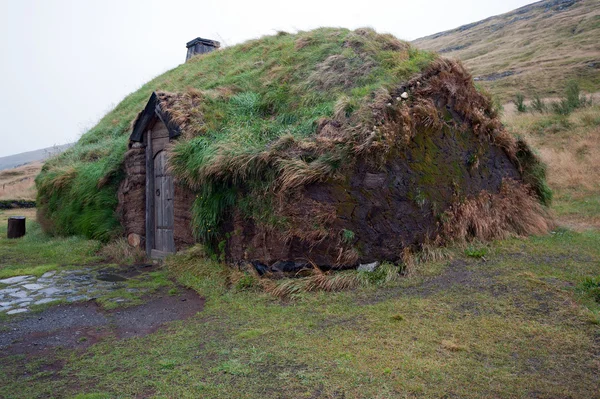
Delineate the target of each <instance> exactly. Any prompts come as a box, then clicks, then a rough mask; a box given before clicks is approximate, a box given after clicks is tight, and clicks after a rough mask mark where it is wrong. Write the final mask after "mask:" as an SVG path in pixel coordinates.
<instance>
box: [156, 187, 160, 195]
mask: <svg viewBox="0 0 600 399" xmlns="http://www.w3.org/2000/svg"><path fill="white" fill-rule="evenodd" d="M156 196H157V197H160V188H157V189H156Z"/></svg>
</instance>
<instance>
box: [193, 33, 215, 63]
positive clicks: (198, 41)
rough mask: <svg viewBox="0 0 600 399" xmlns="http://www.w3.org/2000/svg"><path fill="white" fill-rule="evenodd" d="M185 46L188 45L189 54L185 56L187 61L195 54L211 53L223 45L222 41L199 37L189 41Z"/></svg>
mask: <svg viewBox="0 0 600 399" xmlns="http://www.w3.org/2000/svg"><path fill="white" fill-rule="evenodd" d="M185 46H186V47H187V55H186V56H185V60H186V61H187V60H189V59H190V58H192V57H193V56H195V55H198V54H204V53H210V52H211V51H213V50H215V49H218V48H219V47H221V43H219V42H217V41H214V40H209V39H203V38H201V37H197V38H195V39H194V40H191V41H189V42H187V43H186V45H185Z"/></svg>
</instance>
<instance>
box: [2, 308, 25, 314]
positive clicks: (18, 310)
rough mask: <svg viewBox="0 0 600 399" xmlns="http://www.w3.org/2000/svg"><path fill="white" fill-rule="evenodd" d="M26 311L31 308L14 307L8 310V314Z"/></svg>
mask: <svg viewBox="0 0 600 399" xmlns="http://www.w3.org/2000/svg"><path fill="white" fill-rule="evenodd" d="M25 312H29V309H27V308H19V309H13V310H9V311H8V312H6V314H17V313H25Z"/></svg>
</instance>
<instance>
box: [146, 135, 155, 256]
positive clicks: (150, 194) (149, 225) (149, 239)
mask: <svg viewBox="0 0 600 399" xmlns="http://www.w3.org/2000/svg"><path fill="white" fill-rule="evenodd" d="M153 249H154V157H153V151H152V129H150V130H148V132H146V256H147V257H149V258H151V257H152V250H153Z"/></svg>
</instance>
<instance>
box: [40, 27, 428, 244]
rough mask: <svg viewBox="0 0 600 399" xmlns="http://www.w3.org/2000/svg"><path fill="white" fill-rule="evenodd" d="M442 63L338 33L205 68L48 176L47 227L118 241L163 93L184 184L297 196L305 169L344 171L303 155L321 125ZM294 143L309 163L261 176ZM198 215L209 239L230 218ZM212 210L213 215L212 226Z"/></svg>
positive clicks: (122, 111) (116, 117)
mask: <svg viewBox="0 0 600 399" xmlns="http://www.w3.org/2000/svg"><path fill="white" fill-rule="evenodd" d="M434 58H435V56H434V55H432V54H431V53H427V52H423V51H419V50H417V49H415V48H413V47H411V46H410V45H409V44H408V43H405V42H402V41H400V40H398V39H396V38H395V37H393V36H391V35H388V34H383V35H382V34H378V33H376V32H375V31H373V30H371V29H358V30H355V31H350V30H347V29H333V28H321V29H317V30H313V31H309V32H300V33H298V34H287V33H279V34H277V35H275V36H269V37H264V38H260V39H256V40H251V41H248V42H246V43H243V44H240V45H236V46H232V47H229V48H226V49H222V50H219V51H215V52H213V53H209V54H205V55H201V56H198V57H195V58H193V59H191V60H190V61H188V62H187V63H185V64H182V65H180V66H178V67H176V68H174V69H172V70H170V71H168V72H166V73H164V74H163V75H161V76H159V77H157V78H155V79H153V80H152V81H150V82H148V83H147V84H145V85H144V86H143V87H142V88H140V89H139V90H138V91H136V92H134V93H132V94H130V95H128V96H127V97H126V98H125V99H124V100H123V101H122V102H121V103H120V104H119V105H117V107H115V109H114V110H112V111H111V112H109V113H108V114H107V115H106V116H105V117H104V118H102V119H101V120H100V122H99V123H98V124H97V125H96V126H95V127H94V128H92V129H91V130H89V131H88V132H87V133H85V134H84V135H83V136H82V137H81V139H80V140H79V142H78V143H77V144H76V145H75V146H74V147H73V148H71V149H70V150H68V151H67V152H65V153H64V154H62V155H60V156H59V157H58V158H55V159H53V160H51V161H49V162H48V163H47V164H46V165H45V166H44V168H43V171H42V173H41V174H40V176H39V177H38V179H37V184H38V189H39V204H40V206H41V209H42V214H43V216H45V219H47V220H46V225H47V228H48V229H50V230H53V231H55V232H57V233H62V234H82V235H85V236H88V237H93V238H99V239H108V238H110V237H111V236H113V235H114V234H116V233H118V227H119V222H118V219H117V217H116V215H115V213H114V210H115V208H116V205H117V196H116V190H117V187H118V184H119V182H120V181H121V180H122V178H123V175H122V174H123V172H122V162H123V158H124V154H125V152H126V150H127V141H128V135H129V133H130V131H131V124H132V121H133V120H134V119H135V117H136V115H137V114H138V113H139V112H140V111H141V110H142V109H143V108H144V106H145V104H146V102H147V101H148V98H149V97H150V95H151V93H152V92H153V91H157V92H159V94H160V95H161V96H162V98H161V100H162V104H163V105H166V106H167V107H168V111H169V112H170V114H171V116H172V117H173V119H174V120H175V121H176V122H177V123H178V124H179V125H180V127H181V131H182V135H181V138H180V139H179V140H178V142H177V144H176V145H175V147H174V148H173V149H172V155H171V160H172V166H173V168H174V173H175V175H176V177H178V178H179V179H180V180H181V181H183V182H185V183H187V184H188V185H189V186H191V187H192V188H194V189H199V188H200V187H202V189H203V190H204V191H206V190H208V191H211V190H212V191H213V192H214V191H218V192H219V193H220V194H219V195H221V196H223V195H227V190H230V189H231V188H232V185H233V186H235V184H236V183H239V180H240V179H242V180H244V182H245V184H247V185H249V186H261V188H262V189H265V190H266V189H267V186H269V184H270V183H269V182H271V183H272V182H274V181H276V180H277V179H280V178H281V176H278V174H280V173H285V170H287V171H288V174H287V180H285V182H284V183H287V184H292V185H293V184H296V183H301V182H302V181H304V182H305V180H302V179H301V181H298V182H294V181H293V180H294V179H297V178H298V175H297V174H294V173H291V172H290V171H293V169H294V168H296V169H298V168H300V169H302V168H306V166H307V165H309V164H311V163H312V164H313V165H312V168H313V169H318V168H319V166H321V167H323V165H320V163H321V164H322V163H331V162H334V163H335V162H339V159H337V160H335V159H327V154H325V152H327V151H313V152H314V154H312V155H308V154H307V153H306V151H304V150H302V148H304V149H305V150H306V149H307V148H308V147H310V146H311V144H310V141H311V140H312V139H311V137H314V136H315V134H316V132H317V130H318V128H319V124H320V123H323V122H322V121H323V120H327V119H328V118H333V117H334V116H337V117H338V119H339V118H341V117H343V118H350V117H352V115H353V114H354V113H357V111H358V110H359V109H360V108H361V106H363V105H364V104H365V103H367V102H369V101H372V99H373V97H374V95H375V93H376V92H377V91H378V90H380V89H381V88H391V87H393V86H395V85H398V84H399V83H400V82H403V81H406V80H407V79H409V78H410V77H411V76H413V75H415V74H416V73H418V72H420V71H422V70H423V69H424V68H425V67H426V66H427V65H428V64H429V63H430V62H431V61H432V60H433V59H434ZM321 127H322V126H321ZM333 141H335V140H333ZM290 143H296V144H295V145H294V146H295V147H301V148H300V149H298V148H296V150H291V152H294V153H295V154H296V155H297V156H287V157H286V159H287V164H286V167H285V168H283V167H282V166H281V165H279V166H275V168H274V169H273V170H272V171H271V172H269V173H266V175H260V176H258V174H262V173H263V172H264V171H261V170H259V169H260V168H259V166H260V165H259V164H258V160H259V159H263V158H264V157H265V156H266V155H265V153H264V150H265V149H266V148H272V147H273V146H282V147H286V148H289V147H290ZM298 143H303V144H298ZM309 152H310V151H309ZM288 153H290V151H288ZM240 155H241V156H240ZM288 155H289V154H288ZM236 156H237V157H236ZM312 158H314V159H312ZM319 158H320V159H319ZM224 160H228V161H227V162H224ZM263 160H264V159H263ZM315 160H316V161H318V162H317V163H314V162H313V161H315ZM229 161H231V162H229ZM232 162H233V163H232ZM211 166H212V167H211ZM283 169H285V170H283ZM227 174H230V175H227ZM253 177H254V178H255V179H254V181H252V180H253V179H252V178H253ZM284 179H285V176H284ZM209 180H210V181H209ZM219 181H220V183H219ZM265 182H266V183H265ZM207 183H211V184H207ZM212 183H214V184H212ZM215 184H216V185H217V186H215ZM259 189H260V188H259ZM230 191H231V190H230ZM206 194H209V193H206ZM232 195H233V194H232ZM208 197H209V196H206V198H208ZM213 197H214V195H213ZM213 199H214V198H213ZM231 201H233V200H231ZM217 202H219V203H220V204H221V205H223V204H226V203H227V201H226V200H223V199H222V198H221V200H218V201H217ZM213 205H214V204H213ZM198 206H199V209H196V212H195V215H196V216H197V218H199V219H200V220H197V222H198V224H204V225H206V226H208V227H206V229H205V231H204V233H208V230H211V229H210V227H211V225H215V224H217V222H218V220H217V219H219V216H218V214H219V212H215V211H214V210H212V211H210V210H207V209H206V208H207V206H206V204H204V207H203V206H202V204H199V205H198ZM223 206H224V205H223ZM203 208H204V212H205V213H207V214H209V215H212V216H209V217H207V216H206V215H205V216H202V213H203V210H202V209H203ZM211 218H212V219H215V220H212V221H210V220H203V219H211ZM205 235H206V234H205ZM200 236H202V234H200Z"/></svg>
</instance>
